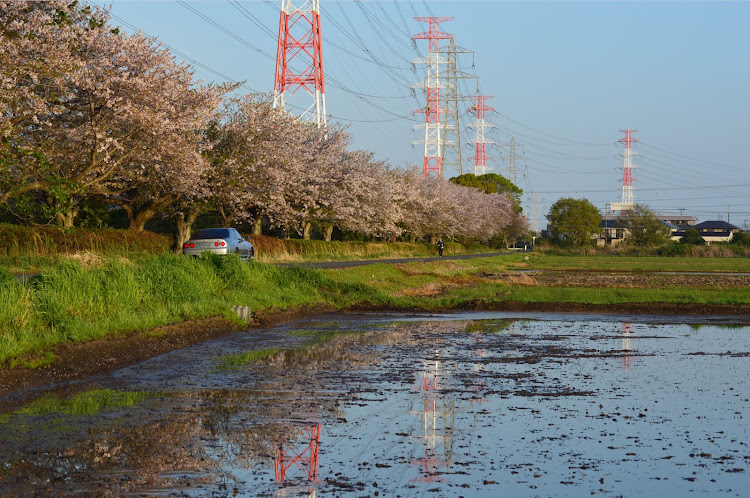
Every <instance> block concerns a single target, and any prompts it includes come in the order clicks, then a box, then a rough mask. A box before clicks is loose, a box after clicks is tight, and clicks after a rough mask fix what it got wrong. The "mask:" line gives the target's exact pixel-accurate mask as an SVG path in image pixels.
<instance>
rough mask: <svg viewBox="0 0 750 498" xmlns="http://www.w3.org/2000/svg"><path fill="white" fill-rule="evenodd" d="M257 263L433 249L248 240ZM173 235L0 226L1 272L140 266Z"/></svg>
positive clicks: (461, 250)
mask: <svg viewBox="0 0 750 498" xmlns="http://www.w3.org/2000/svg"><path fill="white" fill-rule="evenodd" d="M250 238H251V240H252V242H253V244H254V246H255V248H256V253H257V257H258V261H261V262H264V263H281V262H302V261H351V260H361V259H395V258H421V257H429V256H437V247H436V246H435V245H434V244H425V243H409V242H356V241H352V242H340V241H332V242H325V241H322V240H301V239H279V238H276V237H267V236H264V235H259V236H258V235H252V236H251V237H250ZM173 244H174V237H173V236H172V235H166V234H159V233H154V232H149V231H143V232H138V231H133V230H116V229H113V228H102V229H88V228H72V229H67V230H64V229H61V228H59V227H53V226H43V227H27V226H19V225H11V224H7V223H0V268H5V269H6V270H8V271H10V272H13V273H34V272H38V271H43V270H44V269H45V268H49V267H53V266H56V265H58V264H60V263H63V262H65V261H68V260H71V259H73V260H77V261H80V262H81V263H82V264H83V265H84V266H86V265H96V264H98V263H99V262H100V261H101V260H102V259H111V258H122V259H127V260H130V261H136V262H137V261H140V260H142V259H146V258H149V257H151V256H156V255H161V254H168V253H169V252H170V251H171V250H172V247H173ZM487 252H493V250H491V249H488V248H487V246H483V245H480V244H460V243H458V242H448V243H446V245H445V254H446V255H451V254H476V253H487Z"/></svg>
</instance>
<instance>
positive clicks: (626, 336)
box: [622, 322, 633, 370]
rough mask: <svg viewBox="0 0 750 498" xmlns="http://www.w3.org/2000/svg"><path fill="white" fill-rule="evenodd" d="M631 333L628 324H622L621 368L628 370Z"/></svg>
mask: <svg viewBox="0 0 750 498" xmlns="http://www.w3.org/2000/svg"><path fill="white" fill-rule="evenodd" d="M632 333H633V332H632V331H631V330H630V323H626V322H622V353H623V356H622V368H623V369H624V370H628V369H629V368H630V336H631V334H632Z"/></svg>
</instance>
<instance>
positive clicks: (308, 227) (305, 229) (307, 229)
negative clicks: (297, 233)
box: [302, 221, 312, 240]
mask: <svg viewBox="0 0 750 498" xmlns="http://www.w3.org/2000/svg"><path fill="white" fill-rule="evenodd" d="M311 234H312V223H310V222H309V221H305V222H303V223H302V238H303V239H305V240H310V235H311Z"/></svg>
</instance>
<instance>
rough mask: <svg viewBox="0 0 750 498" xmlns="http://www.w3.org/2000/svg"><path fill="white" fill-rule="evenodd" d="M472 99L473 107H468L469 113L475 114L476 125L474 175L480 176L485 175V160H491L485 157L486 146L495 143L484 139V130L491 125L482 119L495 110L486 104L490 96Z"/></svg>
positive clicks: (479, 96) (478, 96)
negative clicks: (488, 112)
mask: <svg viewBox="0 0 750 498" xmlns="http://www.w3.org/2000/svg"><path fill="white" fill-rule="evenodd" d="M472 98H473V99H474V105H473V106H471V107H469V111H472V112H475V113H476V114H477V124H476V125H474V127H475V128H476V129H477V136H476V139H475V140H474V143H475V145H476V151H475V153H474V174H475V175H477V176H480V175H484V174H486V173H487V159H492V158H488V157H487V151H486V145H487V144H494V143H495V142H493V141H492V140H487V138H486V137H485V130H486V128H488V127H492V126H493V125H491V124H488V123H487V122H486V121H485V119H484V118H485V114H486V113H487V111H490V112H492V111H494V110H495V109H494V108H492V107H489V106H488V105H487V104H486V100H487V99H491V98H492V97H490V96H487V95H474V96H473V97H472Z"/></svg>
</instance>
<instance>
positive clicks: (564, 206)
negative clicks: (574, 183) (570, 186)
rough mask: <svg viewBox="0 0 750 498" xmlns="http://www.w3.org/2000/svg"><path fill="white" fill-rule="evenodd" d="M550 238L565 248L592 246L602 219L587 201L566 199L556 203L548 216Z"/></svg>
mask: <svg viewBox="0 0 750 498" xmlns="http://www.w3.org/2000/svg"><path fill="white" fill-rule="evenodd" d="M547 221H548V224H547V229H548V230H549V234H550V238H551V239H552V241H554V242H555V243H557V244H560V245H562V246H565V247H580V246H584V245H589V244H591V241H592V236H593V235H595V234H597V233H598V232H599V223H600V222H601V221H602V217H601V215H600V214H599V210H598V209H596V207H595V206H594V205H593V204H591V202H589V201H588V200H587V199H573V198H571V197H566V198H562V199H560V200H558V201H557V202H555V203H554V204H553V205H552V207H550V210H549V214H547Z"/></svg>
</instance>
